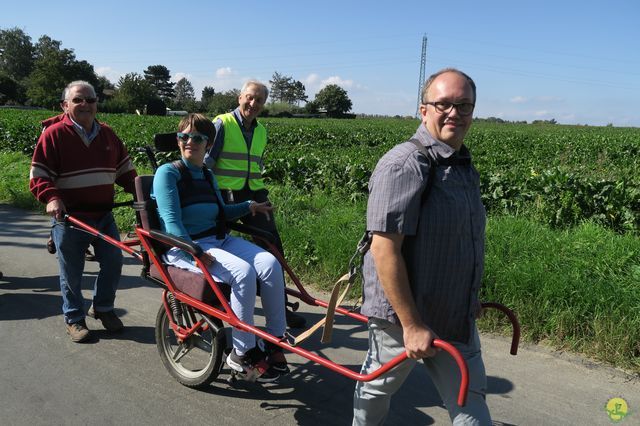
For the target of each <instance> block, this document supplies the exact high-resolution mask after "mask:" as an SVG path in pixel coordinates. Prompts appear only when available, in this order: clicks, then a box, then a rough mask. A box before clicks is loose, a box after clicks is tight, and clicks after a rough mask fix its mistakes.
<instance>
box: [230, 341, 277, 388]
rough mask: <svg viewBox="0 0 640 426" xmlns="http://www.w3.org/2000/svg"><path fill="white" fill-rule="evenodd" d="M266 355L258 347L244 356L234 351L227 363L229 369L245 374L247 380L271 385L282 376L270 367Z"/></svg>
mask: <svg viewBox="0 0 640 426" xmlns="http://www.w3.org/2000/svg"><path fill="white" fill-rule="evenodd" d="M266 355H267V354H265V353H264V352H262V351H261V350H260V348H258V347H257V346H256V347H254V348H252V349H250V350H249V351H248V352H247V353H246V354H244V355H242V356H240V355H238V354H237V353H236V351H235V349H232V350H231V353H230V354H229V355H228V356H227V361H226V362H227V365H228V366H229V368H231V369H232V370H234V371H237V372H238V373H242V374H244V379H245V380H248V381H250V382H254V381H257V382H260V383H270V382H273V381H276V380H277V379H278V377H280V374H279V373H278V372H277V371H275V370H274V369H273V368H272V367H271V366H270V365H269V363H268V362H267V360H266Z"/></svg>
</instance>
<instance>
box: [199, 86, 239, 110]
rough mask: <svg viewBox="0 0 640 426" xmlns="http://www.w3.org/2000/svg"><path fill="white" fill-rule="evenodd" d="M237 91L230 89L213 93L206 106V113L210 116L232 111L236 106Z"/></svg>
mask: <svg viewBox="0 0 640 426" xmlns="http://www.w3.org/2000/svg"><path fill="white" fill-rule="evenodd" d="M238 96H240V90H239V89H231V90H228V91H226V92H223V93H215V94H214V95H213V96H211V100H210V101H209V103H208V104H207V106H206V110H207V112H209V113H211V114H216V115H217V114H223V113H225V112H229V111H233V110H234V109H235V108H236V107H237V106H238Z"/></svg>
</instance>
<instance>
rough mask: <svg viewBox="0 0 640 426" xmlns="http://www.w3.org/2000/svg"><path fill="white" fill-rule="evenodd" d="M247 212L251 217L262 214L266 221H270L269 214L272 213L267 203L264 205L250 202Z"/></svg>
mask: <svg viewBox="0 0 640 426" xmlns="http://www.w3.org/2000/svg"><path fill="white" fill-rule="evenodd" d="M249 211H250V212H251V216H255V215H256V214H257V213H262V214H264V215H265V216H266V217H267V220H271V212H272V211H273V206H272V205H271V203H270V202H268V201H267V202H264V203H257V202H255V201H251V202H250V203H249Z"/></svg>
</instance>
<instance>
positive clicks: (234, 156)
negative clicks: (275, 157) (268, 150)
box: [218, 151, 262, 162]
mask: <svg viewBox="0 0 640 426" xmlns="http://www.w3.org/2000/svg"><path fill="white" fill-rule="evenodd" d="M218 158H224V159H227V160H246V159H247V154H246V153H242V152H225V151H222V152H221V153H220V156H219V157H218ZM261 159H262V157H260V156H259V155H249V160H250V161H255V162H260V160H261Z"/></svg>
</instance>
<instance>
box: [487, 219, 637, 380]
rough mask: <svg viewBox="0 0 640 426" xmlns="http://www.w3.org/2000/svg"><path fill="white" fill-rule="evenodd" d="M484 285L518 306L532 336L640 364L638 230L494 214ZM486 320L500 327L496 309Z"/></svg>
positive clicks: (622, 362) (601, 357)
mask: <svg viewBox="0 0 640 426" xmlns="http://www.w3.org/2000/svg"><path fill="white" fill-rule="evenodd" d="M483 292H484V294H483V299H485V300H496V301H499V302H502V303H504V304H505V305H507V306H509V307H511V308H512V309H514V310H515V311H516V312H517V314H518V316H519V319H520V321H521V323H522V328H523V334H524V337H525V338H526V339H527V340H529V341H533V342H540V341H544V342H547V343H550V344H551V345H553V346H554V347H557V348H560V349H569V350H572V351H577V352H582V353H584V354H586V355H588V356H591V357H594V358H597V359H599V360H602V361H606V362H609V363H612V364H614V365H617V366H620V367H624V368H628V369H631V370H634V371H636V372H640V240H639V239H638V238H637V237H633V236H630V235H627V236H620V235H618V234H615V233H613V232H611V231H608V230H605V229H604V228H602V227H600V226H597V225H594V224H592V223H584V224H582V225H580V226H578V227H576V228H573V229H570V230H565V231H556V230H550V229H549V228H547V227H545V226H542V225H539V224H536V223H534V222H531V221H528V220H522V219H516V218H513V217H502V218H492V219H491V220H490V221H489V226H488V228H487V259H486V273H485V280H484V289H483ZM482 323H483V326H484V327H485V329H488V330H496V329H499V328H500V326H499V325H498V322H497V321H496V319H495V316H490V317H489V318H488V319H487V320H486V321H482Z"/></svg>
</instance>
